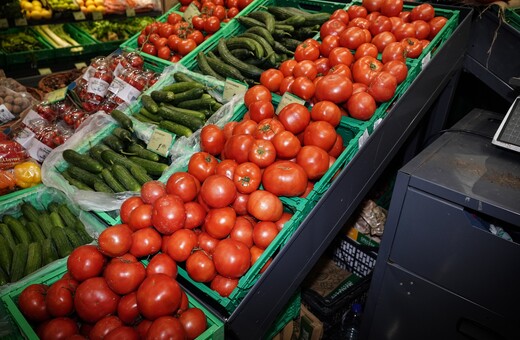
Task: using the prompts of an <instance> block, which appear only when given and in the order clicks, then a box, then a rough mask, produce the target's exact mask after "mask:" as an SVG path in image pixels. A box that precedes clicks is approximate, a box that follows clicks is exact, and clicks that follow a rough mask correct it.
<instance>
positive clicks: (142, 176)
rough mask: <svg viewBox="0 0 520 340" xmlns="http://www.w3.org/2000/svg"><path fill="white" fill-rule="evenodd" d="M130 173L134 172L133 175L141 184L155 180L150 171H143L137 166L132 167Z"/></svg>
mask: <svg viewBox="0 0 520 340" xmlns="http://www.w3.org/2000/svg"><path fill="white" fill-rule="evenodd" d="M130 174H132V176H133V177H134V178H135V179H136V181H137V182H138V183H139V184H141V185H143V184H145V183H146V182H150V181H152V180H153V178H151V177H150V176H148V173H147V172H146V171H142V170H140V169H139V168H137V167H133V168H131V169H130Z"/></svg>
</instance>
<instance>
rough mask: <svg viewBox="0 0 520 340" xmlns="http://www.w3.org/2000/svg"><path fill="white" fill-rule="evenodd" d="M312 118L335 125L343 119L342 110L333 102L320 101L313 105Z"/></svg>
mask: <svg viewBox="0 0 520 340" xmlns="http://www.w3.org/2000/svg"><path fill="white" fill-rule="evenodd" d="M311 118H312V120H314V121H326V122H328V123H330V124H331V125H332V126H334V127H335V126H338V125H339V122H340V120H341V110H340V109H339V107H338V106H337V105H336V104H334V103H333V102H330V101H327V100H324V101H320V102H317V103H316V104H314V106H313V107H312V109H311Z"/></svg>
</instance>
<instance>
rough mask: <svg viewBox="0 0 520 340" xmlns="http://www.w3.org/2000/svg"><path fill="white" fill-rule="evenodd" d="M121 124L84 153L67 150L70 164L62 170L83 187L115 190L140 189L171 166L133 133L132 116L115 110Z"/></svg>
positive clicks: (65, 175)
mask: <svg viewBox="0 0 520 340" xmlns="http://www.w3.org/2000/svg"><path fill="white" fill-rule="evenodd" d="M111 115H112V117H113V118H114V119H116V120H117V121H118V122H119V124H120V125H121V126H118V127H116V128H115V129H114V130H112V132H111V134H109V135H107V136H106V137H105V138H103V139H102V141H101V143H99V144H96V145H94V146H92V147H91V148H90V149H89V150H88V152H86V153H84V154H80V153H78V152H77V151H75V150H72V149H67V150H64V151H63V159H65V161H67V163H68V167H67V168H66V169H65V171H63V172H62V173H61V174H62V176H63V177H64V178H65V179H66V180H67V181H68V182H69V184H70V185H73V186H75V187H76V188H78V189H80V190H88V191H97V192H106V193H115V192H123V191H139V190H141V185H142V184H144V183H146V182H148V181H151V180H153V179H156V178H158V177H160V176H161V175H162V173H163V172H164V170H166V169H167V168H168V164H166V163H165V162H166V158H164V157H161V156H159V155H158V154H156V153H155V152H152V151H150V150H147V149H146V146H145V145H144V143H143V142H142V141H141V140H139V139H137V138H135V137H134V135H133V134H132V132H133V124H132V120H131V119H130V118H128V116H126V115H125V114H124V113H123V112H121V111H119V110H114V111H112V113H111Z"/></svg>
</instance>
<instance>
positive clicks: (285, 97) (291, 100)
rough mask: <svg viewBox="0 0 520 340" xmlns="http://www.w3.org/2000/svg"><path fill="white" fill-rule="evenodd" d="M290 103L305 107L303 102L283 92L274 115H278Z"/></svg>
mask: <svg viewBox="0 0 520 340" xmlns="http://www.w3.org/2000/svg"><path fill="white" fill-rule="evenodd" d="M292 103H298V104H302V105H305V100H303V99H301V98H300V97H298V96H295V95H294V94H292V93H289V92H285V93H284V94H283V96H282V99H281V100H280V104H278V107H277V108H276V114H279V113H280V111H282V109H283V108H284V107H286V106H287V105H289V104H292Z"/></svg>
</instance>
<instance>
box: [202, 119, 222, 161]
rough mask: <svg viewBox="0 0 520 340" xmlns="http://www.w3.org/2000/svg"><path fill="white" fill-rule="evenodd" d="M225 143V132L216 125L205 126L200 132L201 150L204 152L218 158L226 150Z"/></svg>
mask: <svg viewBox="0 0 520 340" xmlns="http://www.w3.org/2000/svg"><path fill="white" fill-rule="evenodd" d="M225 142H226V138H225V136H224V131H222V129H220V128H219V127H218V126H217V125H215V124H208V125H205V126H204V127H203V128H202V130H201V131H200V148H201V150H202V151H203V152H207V153H209V154H211V155H213V156H217V155H219V154H220V153H221V152H222V150H223V149H224V143H225Z"/></svg>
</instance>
